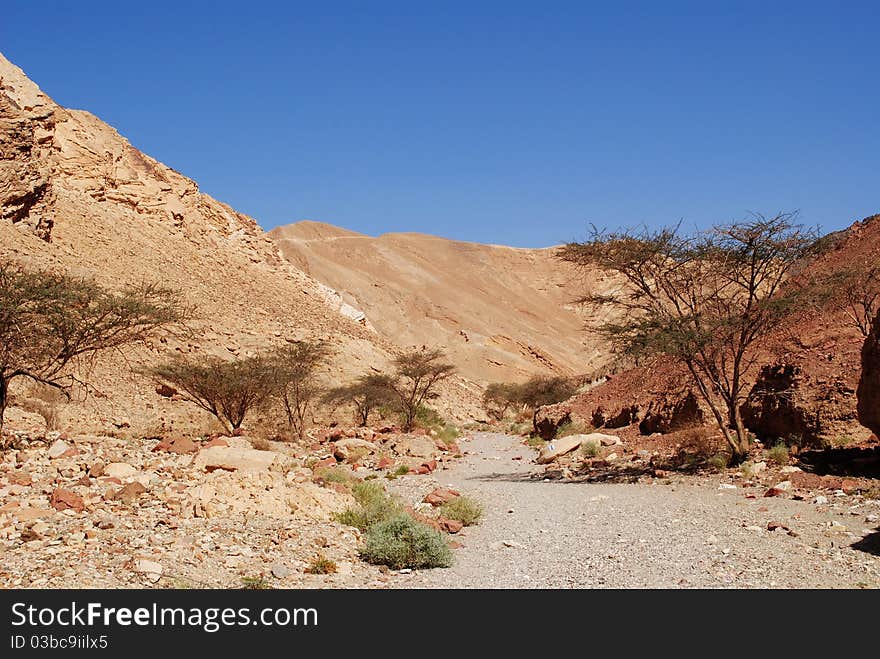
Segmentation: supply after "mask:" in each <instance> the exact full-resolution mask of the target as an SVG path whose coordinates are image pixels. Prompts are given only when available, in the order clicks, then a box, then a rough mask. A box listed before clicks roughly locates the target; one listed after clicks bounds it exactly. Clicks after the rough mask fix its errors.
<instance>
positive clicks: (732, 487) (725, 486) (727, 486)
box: [718, 483, 736, 490]
mask: <svg viewBox="0 0 880 659" xmlns="http://www.w3.org/2000/svg"><path fill="white" fill-rule="evenodd" d="M718 489H719V490H735V489H736V485H734V484H733V483H721V485H719V486H718Z"/></svg>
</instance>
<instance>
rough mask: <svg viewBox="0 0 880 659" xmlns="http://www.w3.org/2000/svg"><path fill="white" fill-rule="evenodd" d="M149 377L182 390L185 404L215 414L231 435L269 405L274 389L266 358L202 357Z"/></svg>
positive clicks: (178, 362) (172, 364) (180, 360)
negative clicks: (253, 413) (251, 413)
mask: <svg viewBox="0 0 880 659" xmlns="http://www.w3.org/2000/svg"><path fill="white" fill-rule="evenodd" d="M149 373H150V374H151V375H152V376H153V377H154V378H156V379H157V380H158V381H160V382H163V383H165V384H168V385H171V386H172V387H174V388H175V389H178V390H179V391H180V392H181V396H182V397H183V398H184V400H187V401H189V402H191V403H193V404H194V405H196V406H198V407H200V408H202V409H203V410H205V411H206V412H209V413H211V414H213V415H214V416H215V417H216V418H217V420H218V421H220V423H221V424H223V426H224V427H225V428H226V430H227V431H228V432H230V433H232V432H235V431H236V430H237V429H238V428H240V427H241V424H242V423H243V422H244V419H245V417H246V416H247V413H248V412H249V411H250V410H252V409H254V408H255V407H258V406H260V405H262V404H263V403H265V402H266V400H267V399H268V398H269V395H270V394H271V392H272V385H273V381H272V372H271V371H270V369H269V367H268V365H267V362H266V359H265V358H263V357H247V358H244V359H235V360H225V359H221V358H220V357H202V358H200V359H199V360H198V361H191V360H190V359H187V358H184V357H179V358H177V359H175V360H173V361H170V362H166V363H164V364H160V365H159V366H156V367H155V368H153V369H150V370H149Z"/></svg>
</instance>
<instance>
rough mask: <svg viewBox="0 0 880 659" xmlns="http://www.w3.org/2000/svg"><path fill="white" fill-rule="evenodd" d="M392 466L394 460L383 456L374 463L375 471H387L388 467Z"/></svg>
mask: <svg viewBox="0 0 880 659" xmlns="http://www.w3.org/2000/svg"><path fill="white" fill-rule="evenodd" d="M393 464H394V460H392V459H391V458H389V457H387V456H384V455H383V456H382V457H381V458H379V462H377V463H376V468H377V469H387V468H388V467H390V466H391V465H393Z"/></svg>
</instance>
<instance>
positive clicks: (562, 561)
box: [394, 433, 880, 588]
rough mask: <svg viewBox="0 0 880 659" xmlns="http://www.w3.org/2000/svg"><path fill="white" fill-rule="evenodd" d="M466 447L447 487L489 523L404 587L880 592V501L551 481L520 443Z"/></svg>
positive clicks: (693, 485) (705, 483) (485, 438)
mask: <svg viewBox="0 0 880 659" xmlns="http://www.w3.org/2000/svg"><path fill="white" fill-rule="evenodd" d="M462 446H463V449H464V450H465V451H467V455H466V456H465V458H464V459H462V460H461V461H459V462H458V463H457V464H456V465H455V466H454V467H453V468H452V469H450V470H449V471H444V472H441V473H439V474H438V478H437V480H438V482H439V484H440V485H443V486H451V487H454V488H455V489H458V490H459V491H461V493H462V494H467V495H470V496H472V497H474V498H476V499H478V500H480V501H481V502H482V503H483V505H484V506H485V508H486V513H485V516H484V519H483V521H482V522H481V523H480V524H479V525H478V526H474V527H470V528H466V529H465V530H464V531H462V533H460V534H459V535H458V536H456V539H457V540H458V541H459V542H461V543H462V544H464V547H463V548H460V549H457V550H456V552H455V555H456V561H455V564H454V565H453V566H452V567H451V568H447V569H435V570H427V571H421V572H413V573H412V574H403V575H399V577H398V578H396V579H395V580H394V582H395V583H394V585H396V586H397V587H404V588H418V587H425V588H681V587H686V588H731V587H733V588H753V587H755V588H772V587H780V588H829V587H830V588H854V587H861V588H865V587H872V588H877V587H880V556H878V554H877V552H878V551H880V550H878V544H880V543H878V542H877V539H878V536H880V533H878V531H877V523H876V521H875V520H876V519H877V518H876V515H877V514H878V513H880V501H873V500H866V501H858V500H853V499H852V498H849V497H838V498H836V497H834V496H833V495H831V496H830V497H829V498H830V499H834V500H833V501H831V502H830V504H829V505H826V506H819V505H816V504H814V503H812V502H810V501H796V500H793V499H789V498H763V497H762V496H761V494H762V493H763V490H752V489H751V488H745V489H744V488H742V487H737V488H736V489H719V485H720V484H721V483H722V481H723V479H722V477H720V476H719V477H687V478H682V479H680V480H678V481H675V482H672V483H667V482H661V481H659V480H652V479H647V480H646V481H645V482H644V483H642V482H640V483H636V484H588V483H583V482H566V481H543V480H540V479H535V478H532V477H531V473H532V472H533V471H535V470H536V465H535V464H534V463H533V462H532V459H533V455H534V454H533V451H532V450H531V449H529V448H528V447H527V446H524V445H523V444H522V439H521V438H519V437H510V436H506V435H501V434H492V433H477V434H476V435H474V436H473V437H472V438H471V439H470V440H466V441H465V442H463V444H462ZM517 456H519V457H521V459H519V460H516V459H514V458H516V457H517ZM749 494H752V495H755V496H756V498H747V495H749ZM829 494H830V493H829ZM770 522H779V523H781V524H782V525H784V526H785V527H788V529H790V530H791V531H792V532H793V534H796V535H792V534H789V533H788V532H786V530H785V529H779V530H775V531H769V530H768V529H767V527H768V523H770ZM866 537H867V540H864V539H863V538H866ZM859 541H861V542H862V543H863V544H865V543H867V544H868V545H869V546H870V548H871V550H872V551H873V552H874V553H871V552H870V551H863V550H859V549H856V548H854V547H852V545H853V544H854V543H858V542H859Z"/></svg>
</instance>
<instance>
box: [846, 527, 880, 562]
mask: <svg viewBox="0 0 880 659" xmlns="http://www.w3.org/2000/svg"><path fill="white" fill-rule="evenodd" d="M850 547H852V548H853V549H858V550H859V551H863V552H865V553H866V554H873V555H874V556H880V526H878V527H877V528H876V529H875V530H874V532H873V533H869V534H868V535H866V536H865V537H864V538H862V539H861V540H858V541H856V542H854V543H852V544H851V545H850Z"/></svg>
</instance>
